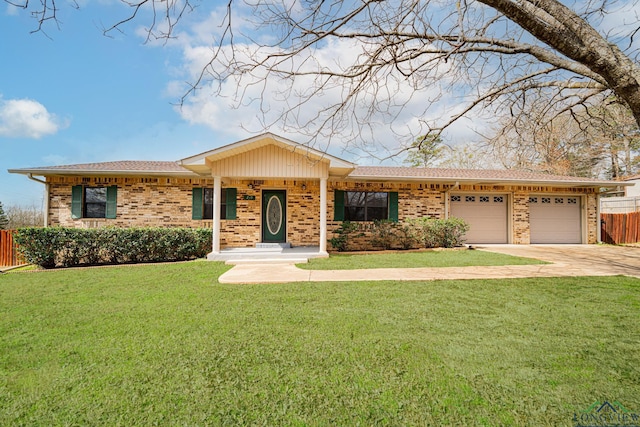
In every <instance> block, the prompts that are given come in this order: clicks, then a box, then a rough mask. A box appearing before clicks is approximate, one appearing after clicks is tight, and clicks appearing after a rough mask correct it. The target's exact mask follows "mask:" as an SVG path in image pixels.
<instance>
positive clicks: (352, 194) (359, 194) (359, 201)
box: [344, 191, 367, 207]
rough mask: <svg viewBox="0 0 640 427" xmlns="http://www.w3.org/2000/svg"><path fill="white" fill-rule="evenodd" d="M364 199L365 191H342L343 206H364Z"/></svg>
mask: <svg viewBox="0 0 640 427" xmlns="http://www.w3.org/2000/svg"><path fill="white" fill-rule="evenodd" d="M366 199H367V193H365V192H364V191H345V193H344V205H345V206H361V207H364V205H365V201H366Z"/></svg>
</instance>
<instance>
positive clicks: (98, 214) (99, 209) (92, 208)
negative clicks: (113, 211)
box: [84, 203, 107, 218]
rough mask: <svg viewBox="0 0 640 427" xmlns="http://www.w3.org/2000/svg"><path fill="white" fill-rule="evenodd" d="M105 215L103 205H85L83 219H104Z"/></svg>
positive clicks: (105, 208)
mask: <svg viewBox="0 0 640 427" xmlns="http://www.w3.org/2000/svg"><path fill="white" fill-rule="evenodd" d="M106 213H107V205H106V204H105V203H87V204H86V206H85V213H84V217H85V218H104V217H105V215H106Z"/></svg>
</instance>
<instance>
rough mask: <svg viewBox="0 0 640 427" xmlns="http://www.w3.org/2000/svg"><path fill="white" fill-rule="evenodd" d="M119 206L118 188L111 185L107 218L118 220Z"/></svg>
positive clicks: (108, 190)
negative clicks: (117, 209) (117, 211)
mask: <svg viewBox="0 0 640 427" xmlns="http://www.w3.org/2000/svg"><path fill="white" fill-rule="evenodd" d="M117 206H118V186H117V185H111V186H109V187H107V206H106V211H105V215H104V217H105V218H108V219H115V218H116V207H117Z"/></svg>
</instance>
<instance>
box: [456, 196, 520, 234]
mask: <svg viewBox="0 0 640 427" xmlns="http://www.w3.org/2000/svg"><path fill="white" fill-rule="evenodd" d="M451 216H455V217H458V218H462V219H464V220H465V221H467V222H468V223H469V225H470V228H469V231H468V232H467V236H466V238H467V239H466V243H508V239H507V196H506V195H504V194H454V195H451Z"/></svg>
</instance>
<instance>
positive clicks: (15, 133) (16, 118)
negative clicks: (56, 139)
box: [0, 98, 68, 139]
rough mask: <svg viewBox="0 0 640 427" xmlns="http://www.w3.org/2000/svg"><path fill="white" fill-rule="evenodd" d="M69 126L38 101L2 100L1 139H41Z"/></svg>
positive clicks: (0, 113)
mask: <svg viewBox="0 0 640 427" xmlns="http://www.w3.org/2000/svg"><path fill="white" fill-rule="evenodd" d="M67 126H68V123H66V121H64V120H60V119H59V118H58V117H57V116H56V115H55V114H52V113H50V112H49V111H47V109H46V107H45V106H44V105H42V104H41V103H39V102H38V101H34V100H32V99H8V100H3V99H2V98H0V137H8V138H33V139H39V138H42V137H43V136H46V135H53V134H55V133H57V132H58V131H59V130H60V129H63V128H65V127H67Z"/></svg>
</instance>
